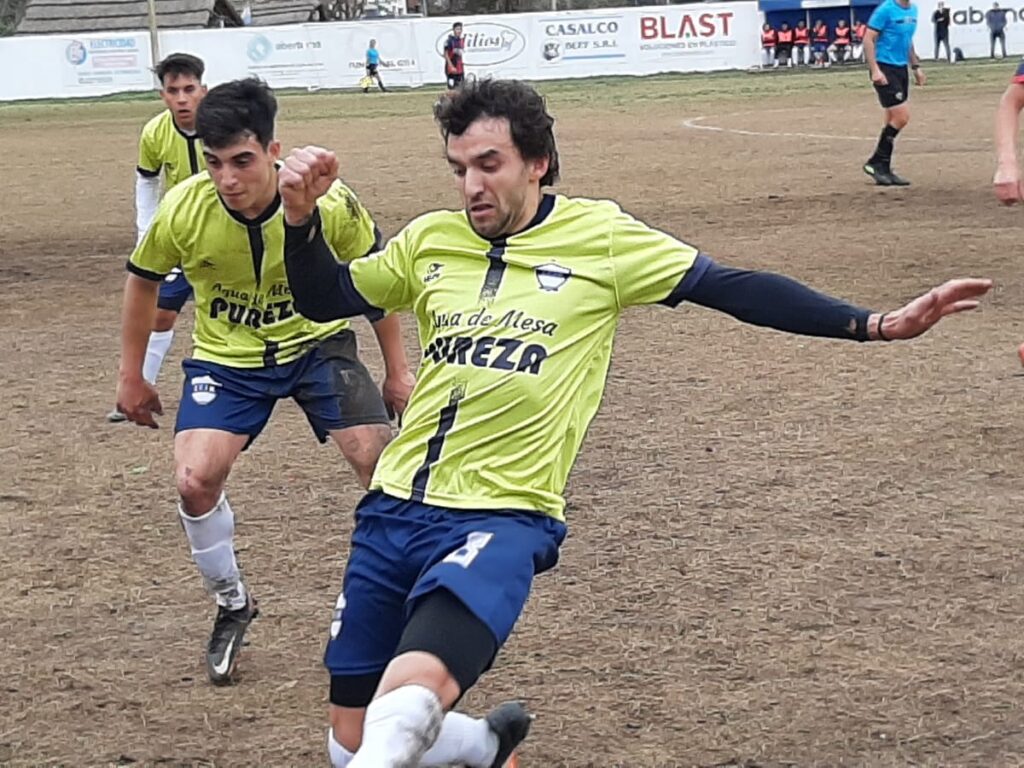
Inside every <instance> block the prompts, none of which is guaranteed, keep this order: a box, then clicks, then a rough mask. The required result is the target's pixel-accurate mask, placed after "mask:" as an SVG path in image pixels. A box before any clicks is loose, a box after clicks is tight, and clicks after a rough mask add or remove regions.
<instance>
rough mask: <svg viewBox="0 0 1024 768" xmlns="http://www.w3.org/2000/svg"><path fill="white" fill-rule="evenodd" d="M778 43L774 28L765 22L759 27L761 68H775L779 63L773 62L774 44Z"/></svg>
mask: <svg viewBox="0 0 1024 768" xmlns="http://www.w3.org/2000/svg"><path fill="white" fill-rule="evenodd" d="M778 41H779V34H778V32H776V31H775V27H773V26H772V25H771V24H769V23H767V22H765V23H764V25H763V26H762V27H761V67H762V69H763V68H764V67H777V66H779V62H777V61H776V60H775V44H776V43H777V42H778Z"/></svg>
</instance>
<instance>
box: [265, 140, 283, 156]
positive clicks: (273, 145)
mask: <svg viewBox="0 0 1024 768" xmlns="http://www.w3.org/2000/svg"><path fill="white" fill-rule="evenodd" d="M267 154H269V155H270V156H271V157H272V158H273V159H274V160H275V161H276V160H279V159H280V158H281V142H280V141H278V140H277V139H274V140H273V141H272V142H270V145H269V146H268V147H267Z"/></svg>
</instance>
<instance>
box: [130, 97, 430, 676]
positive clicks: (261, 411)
mask: <svg viewBox="0 0 1024 768" xmlns="http://www.w3.org/2000/svg"><path fill="white" fill-rule="evenodd" d="M276 112H277V103H276V100H275V98H274V95H273V93H272V92H271V91H270V89H269V88H268V87H267V86H266V85H265V84H264V83H263V82H261V81H259V80H255V79H251V80H241V81H234V82H231V83H225V84H224V85H220V86H218V87H216V88H214V89H212V90H211V91H210V93H209V94H208V95H207V97H206V98H205V99H204V100H203V103H202V104H201V105H200V107H199V114H198V118H197V123H196V127H197V129H198V134H199V136H200V137H202V140H203V152H204V153H205V155H206V163H207V166H208V168H209V171H208V172H204V173H201V174H198V175H196V176H193V177H192V178H191V179H189V180H187V181H185V182H183V183H181V184H179V185H178V186H176V187H175V188H174V189H172V190H171V191H170V192H168V194H167V195H166V197H165V198H164V200H163V202H162V204H161V206H160V210H159V211H158V212H157V214H156V216H155V217H154V218H153V222H152V224H151V226H150V227H149V231H148V232H147V233H146V236H145V238H144V239H143V240H142V242H141V243H140V244H139V246H138V248H136V249H135V252H134V253H133V254H132V257H131V259H130V261H129V262H128V271H129V272H130V274H129V276H128V279H127V283H126V285H125V295H124V311H123V318H122V347H121V371H120V382H119V386H118V405H119V407H120V409H121V410H122V411H123V412H124V413H125V414H126V415H127V416H128V418H129V419H131V420H132V421H133V422H135V423H137V424H143V425H147V426H150V427H155V426H156V422H155V420H154V418H153V415H154V414H161V413H162V407H161V405H160V399H159V397H158V396H157V393H156V390H155V389H154V388H153V386H152V385H151V384H150V383H149V382H147V381H146V379H145V377H144V376H143V358H144V354H145V348H146V337H147V335H148V333H149V328H151V327H152V323H153V317H154V315H155V314H156V310H157V294H158V293H159V286H160V284H161V281H162V280H163V279H164V278H165V277H166V276H167V275H168V274H169V273H170V272H171V270H173V269H174V268H175V267H178V266H180V267H181V269H182V271H183V272H184V274H185V277H186V278H187V279H188V281H189V282H190V283H191V284H192V286H193V287H194V289H195V302H196V325H195V332H194V342H195V349H194V351H193V354H192V357H191V358H190V359H188V360H186V361H185V362H184V363H183V368H184V370H185V382H184V391H183V392H182V396H181V403H180V406H179V409H178V414H177V421H176V424H175V437H174V460H175V472H176V477H177V490H178V494H179V495H180V503H179V505H178V510H179V513H180V517H181V521H182V525H183V527H184V530H185V535H186V536H187V538H188V541H189V544H190V545H191V550H192V557H193V559H194V560H195V563H196V565H197V566H198V568H199V571H200V572H201V573H202V575H203V578H204V580H205V582H206V585H207V587H208V589H209V590H210V591H211V592H212V593H213V594H214V596H215V597H216V600H217V604H218V606H219V607H218V611H217V616H216V619H215V622H214V627H213V632H212V635H211V638H210V642H209V646H208V648H207V659H206V661H207V672H208V674H209V677H210V679H211V681H213V682H214V683H216V684H223V683H227V682H229V681H230V680H231V674H232V671H233V670H234V667H235V662H236V660H237V657H238V652H239V651H240V650H241V648H242V640H243V635H244V634H245V630H246V628H247V627H248V625H249V622H250V621H251V620H252V618H254V616H255V613H256V610H255V602H254V601H253V599H252V598H251V596H249V595H248V593H247V590H246V588H245V585H244V583H243V582H242V579H241V576H240V575H239V570H238V565H237V563H236V561H235V554H234V548H233V546H232V542H233V538H234V513H233V512H232V509H231V506H230V505H229V503H228V500H227V497H226V496H225V494H224V484H225V481H226V479H227V477H228V473H229V472H230V471H231V467H232V465H233V464H234V462H235V460H236V459H237V458H238V455H239V453H240V452H241V451H243V450H244V449H245V448H246V447H248V445H249V444H250V443H251V442H252V441H253V440H254V439H255V438H256V436H257V435H259V433H260V432H261V431H262V430H263V427H264V426H265V425H266V423H267V420H268V419H269V418H270V414H271V411H273V409H274V405H275V404H276V403H277V401H278V400H280V399H283V398H288V397H290V398H293V399H294V400H295V401H296V402H297V403H298V404H299V406H300V407H301V408H302V410H303V411H304V412H305V414H306V418H307V419H308V420H309V423H310V426H311V427H312V428H313V432H314V434H315V435H316V437H317V438H318V439H319V440H320V441H321V442H325V441H326V440H327V438H328V437H330V438H332V439H333V440H334V442H335V443H337V445H338V447H339V448H340V449H341V452H342V453H343V454H344V456H345V458H346V459H347V460H348V462H349V463H350V464H351V465H352V467H353V469H354V470H355V471H356V474H357V475H358V477H359V481H360V483H361V484H362V485H363V487H366V486H367V485H368V484H369V481H370V477H371V474H372V472H373V468H374V466H375V464H376V462H377V459H378V457H379V456H380V452H381V450H382V449H383V448H384V446H385V445H386V444H387V442H388V440H389V439H390V437H391V430H390V427H389V424H388V415H387V409H388V408H390V409H392V410H394V411H397V412H402V411H403V410H404V408H405V401H406V399H407V398H408V396H409V393H410V392H411V390H412V385H413V383H414V381H413V379H412V375H411V374H410V373H409V369H408V363H407V361H406V359H405V353H404V350H403V348H402V341H401V338H400V329H399V325H398V318H397V316H393V315H392V316H389V317H386V318H383V319H379V318H381V317H382V313H380V312H373V311H371V312H368V313H367V314H368V315H370V316H372V317H374V318H377V319H376V321H375V322H374V330H375V332H376V334H377V339H378V342H379V343H380V347H381V351H382V352H383V355H384V361H385V366H386V377H385V382H384V399H383V400H382V398H381V393H380V392H379V391H378V389H377V387H376V385H375V384H374V382H373V379H372V378H371V377H370V374H369V372H368V371H367V370H366V368H365V367H364V366H363V364H362V363H361V362H360V360H359V357H358V356H357V352H356V338H355V335H354V333H353V332H352V330H351V329H350V328H349V324H348V321H346V320H340V321H339V320H335V321H331V322H327V323H316V322H312V321H310V320H307V319H306V318H305V317H303V316H301V315H300V314H298V313H297V312H296V311H295V307H294V304H293V301H292V296H291V291H290V290H289V287H288V281H287V278H286V275H285V269H284V222H283V219H282V213H281V199H280V196H279V194H278V190H277V172H278V170H277V162H276V161H277V159H278V156H279V154H280V144H279V143H278V142H277V141H275V140H274V118H275V115H276ZM319 204H320V211H321V216H322V221H323V225H324V227H325V237H326V238H327V242H328V243H329V247H330V249H331V253H332V258H334V257H335V256H336V257H337V258H339V259H343V260H345V261H350V260H352V259H358V258H359V257H361V256H364V255H365V254H366V253H367V252H368V251H370V250H372V249H374V247H375V246H376V245H377V243H378V232H377V229H376V227H375V226H374V223H373V220H372V218H371V217H370V215H369V214H368V213H367V212H366V210H365V209H364V208H363V206H362V204H361V203H360V202H359V200H358V199H356V196H355V195H354V194H353V193H352V192H351V191H350V190H349V189H347V188H346V187H345V186H344V185H342V184H341V182H339V181H337V180H334V181H333V183H331V184H327V185H324V189H323V195H322V198H321V200H320V201H319Z"/></svg>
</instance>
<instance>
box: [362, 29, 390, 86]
mask: <svg viewBox="0 0 1024 768" xmlns="http://www.w3.org/2000/svg"><path fill="white" fill-rule="evenodd" d="M379 69H380V53H379V52H378V51H377V41H376V40H371V41H370V45H369V47H367V49H366V77H364V78H363V93H369V92H370V87H371V86H372V85H373V81H374V80H376V81H377V86H378V87H379V88H380V89H381V91H383V92H384V93H387V92H388V89H387V88H385V87H384V81H383V80H381V79H380V71H379Z"/></svg>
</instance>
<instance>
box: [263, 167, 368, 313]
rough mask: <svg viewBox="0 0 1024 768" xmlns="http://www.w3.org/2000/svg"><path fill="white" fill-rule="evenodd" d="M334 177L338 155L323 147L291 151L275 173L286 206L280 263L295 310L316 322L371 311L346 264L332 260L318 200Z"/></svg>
mask: <svg viewBox="0 0 1024 768" xmlns="http://www.w3.org/2000/svg"><path fill="white" fill-rule="evenodd" d="M337 177H338V158H337V156H336V155H335V154H334V153H333V152H330V151H328V150H326V149H322V148H321V147H305V148H304V149H293V150H292V151H291V153H290V154H289V155H288V157H287V158H286V159H285V162H284V166H283V167H282V168H281V169H280V170H279V171H278V174H277V178H278V188H279V190H280V192H281V204H282V206H283V208H284V221H285V236H284V266H285V272H286V273H287V275H288V285H289V287H290V288H291V291H292V298H293V299H294V301H295V309H296V310H298V312H299V314H301V315H303V316H305V317H307V318H309V319H310V320H312V321H314V322H317V323H326V322H329V321H331V320H339V319H341V318H344V317H355V316H356V315H365V314H373V313H374V312H375V311H378V310H376V309H375V308H374V307H372V306H371V305H370V304H369V303H368V302H367V301H366V300H365V299H364V298H363V297H362V296H361V295H360V294H359V292H358V291H357V290H356V289H355V286H354V285H353V284H352V277H351V276H350V274H349V268H348V265H347V264H342V263H339V262H338V261H337V259H335V258H334V253H333V252H332V251H331V249H330V246H328V245H327V241H326V240H324V233H323V226H322V225H321V222H320V212H319V210H318V209H317V205H316V201H317V200H318V199H320V198H321V197H322V196H323V195H325V194H326V193H327V190H328V189H330V186H331V184H332V183H334V180H335V179H336V178H337Z"/></svg>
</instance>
